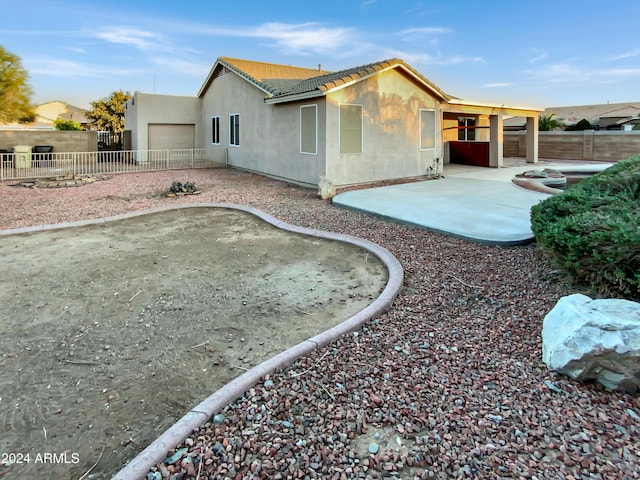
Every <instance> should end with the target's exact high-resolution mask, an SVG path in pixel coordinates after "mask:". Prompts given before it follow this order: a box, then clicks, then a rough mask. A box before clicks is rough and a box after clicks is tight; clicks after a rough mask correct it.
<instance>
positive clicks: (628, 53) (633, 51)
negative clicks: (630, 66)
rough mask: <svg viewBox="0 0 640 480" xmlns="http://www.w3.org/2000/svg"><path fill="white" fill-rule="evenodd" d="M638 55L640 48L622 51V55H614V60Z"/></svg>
mask: <svg viewBox="0 0 640 480" xmlns="http://www.w3.org/2000/svg"><path fill="white" fill-rule="evenodd" d="M637 56H640V49H638V50H632V51H630V52H625V53H621V54H620V55H616V56H615V57H613V58H612V60H625V59H627V58H633V57H637Z"/></svg>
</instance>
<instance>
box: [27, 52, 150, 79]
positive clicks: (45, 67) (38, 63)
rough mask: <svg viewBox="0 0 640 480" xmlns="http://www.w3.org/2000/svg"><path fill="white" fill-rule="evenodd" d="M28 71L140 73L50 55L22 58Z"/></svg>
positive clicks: (62, 74)
mask: <svg viewBox="0 0 640 480" xmlns="http://www.w3.org/2000/svg"><path fill="white" fill-rule="evenodd" d="M24 63H25V66H27V68H28V70H29V73H30V74H33V75H44V76H49V77H60V78H77V77H103V76H105V75H110V76H129V75H137V74H139V73H141V71H142V70H140V69H127V68H114V67H112V66H101V65H88V64H84V63H78V62H73V61H69V60H63V59H55V58H50V57H31V58H26V59H25V60H24Z"/></svg>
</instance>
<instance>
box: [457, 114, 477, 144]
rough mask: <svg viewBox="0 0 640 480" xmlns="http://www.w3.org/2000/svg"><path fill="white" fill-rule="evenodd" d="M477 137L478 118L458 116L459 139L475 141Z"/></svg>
mask: <svg viewBox="0 0 640 480" xmlns="http://www.w3.org/2000/svg"><path fill="white" fill-rule="evenodd" d="M475 139H476V118H475V117H458V140H469V141H474V140H475Z"/></svg>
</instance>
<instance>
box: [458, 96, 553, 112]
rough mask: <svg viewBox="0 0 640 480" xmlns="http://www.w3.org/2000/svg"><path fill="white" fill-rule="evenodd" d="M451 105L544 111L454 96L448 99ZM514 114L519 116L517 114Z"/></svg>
mask: <svg viewBox="0 0 640 480" xmlns="http://www.w3.org/2000/svg"><path fill="white" fill-rule="evenodd" d="M448 103H449V104H450V105H468V106H470V107H484V108H497V109H505V110H521V111H523V112H536V113H540V112H543V111H544V108H540V107H527V106H522V105H507V104H499V103H490V102H476V101H470V100H463V99H460V98H452V99H450V100H449V101H448ZM512 116H518V115H517V114H515V115H512Z"/></svg>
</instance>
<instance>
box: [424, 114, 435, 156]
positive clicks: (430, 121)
mask: <svg viewBox="0 0 640 480" xmlns="http://www.w3.org/2000/svg"><path fill="white" fill-rule="evenodd" d="M433 148H436V112H435V110H420V150H429V149H433Z"/></svg>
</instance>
